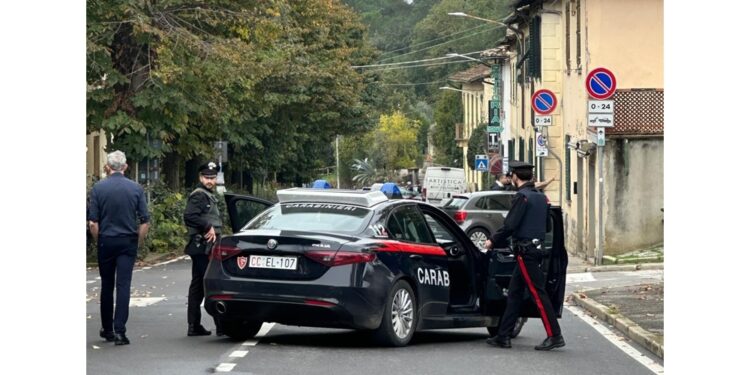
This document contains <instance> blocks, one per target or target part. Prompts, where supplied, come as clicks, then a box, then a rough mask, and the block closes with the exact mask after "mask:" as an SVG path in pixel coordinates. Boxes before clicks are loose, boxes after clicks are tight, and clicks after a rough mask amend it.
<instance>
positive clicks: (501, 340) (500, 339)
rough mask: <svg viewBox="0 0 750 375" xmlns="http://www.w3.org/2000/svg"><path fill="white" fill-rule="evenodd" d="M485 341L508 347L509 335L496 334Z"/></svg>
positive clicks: (493, 344)
mask: <svg viewBox="0 0 750 375" xmlns="http://www.w3.org/2000/svg"><path fill="white" fill-rule="evenodd" d="M487 343H488V344H490V345H492V346H499V347H501V348H505V349H509V348H510V337H508V336H500V335H497V336H495V337H490V338H488V339H487Z"/></svg>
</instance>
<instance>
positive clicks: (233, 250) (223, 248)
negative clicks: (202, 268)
mask: <svg viewBox="0 0 750 375" xmlns="http://www.w3.org/2000/svg"><path fill="white" fill-rule="evenodd" d="M240 252H242V250H240V248H239V247H237V246H227V245H222V244H217V245H216V246H214V248H213V250H211V259H215V260H218V261H223V260H224V259H228V258H231V257H233V256H235V255H237V254H239V253H240Z"/></svg>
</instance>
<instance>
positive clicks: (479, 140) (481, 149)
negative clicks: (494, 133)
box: [466, 123, 487, 170]
mask: <svg viewBox="0 0 750 375" xmlns="http://www.w3.org/2000/svg"><path fill="white" fill-rule="evenodd" d="M475 155H487V123H482V124H479V125H477V127H476V128H474V130H472V133H471V137H469V147H468V148H467V151H466V164H467V165H469V167H470V168H471V169H472V170H473V169H474V167H475V165H474V156H475Z"/></svg>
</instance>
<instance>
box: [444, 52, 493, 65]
mask: <svg viewBox="0 0 750 375" xmlns="http://www.w3.org/2000/svg"><path fill="white" fill-rule="evenodd" d="M445 56H446V57H460V58H462V59H466V60H471V61H476V62H478V63H480V64H482V65H484V66H490V65H489V64H487V63H486V62H484V61H482V60H479V59H476V58H473V57H470V56H466V55H461V54H459V53H446V54H445Z"/></svg>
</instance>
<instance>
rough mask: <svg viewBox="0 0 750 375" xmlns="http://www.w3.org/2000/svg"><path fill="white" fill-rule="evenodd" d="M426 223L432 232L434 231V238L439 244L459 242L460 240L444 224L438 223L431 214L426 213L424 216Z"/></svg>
mask: <svg viewBox="0 0 750 375" xmlns="http://www.w3.org/2000/svg"><path fill="white" fill-rule="evenodd" d="M424 218H425V221H426V222H427V226H428V227H430V230H431V231H432V234H433V236H434V237H435V240H436V241H437V243H439V244H444V243H449V242H453V243H455V242H457V241H458V239H456V236H454V235H453V234H452V233H451V232H450V230H448V228H446V227H445V226H443V225H442V224H440V223H438V222H437V221H436V220H435V219H434V218H432V216H430V214H428V213H425V214H424Z"/></svg>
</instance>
